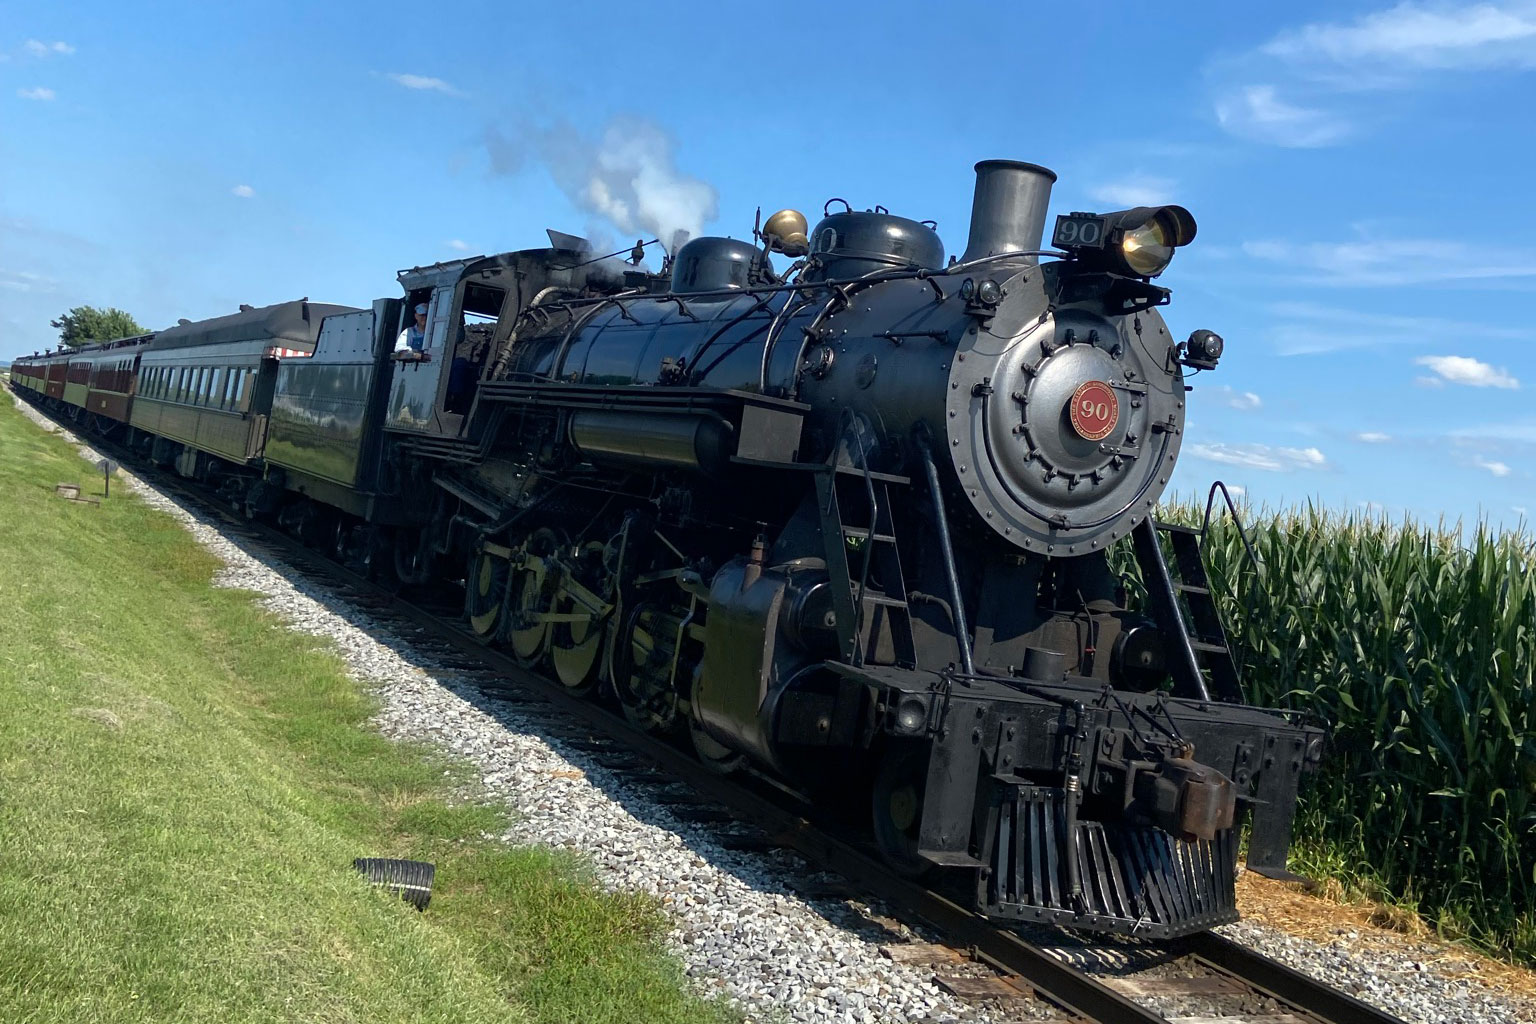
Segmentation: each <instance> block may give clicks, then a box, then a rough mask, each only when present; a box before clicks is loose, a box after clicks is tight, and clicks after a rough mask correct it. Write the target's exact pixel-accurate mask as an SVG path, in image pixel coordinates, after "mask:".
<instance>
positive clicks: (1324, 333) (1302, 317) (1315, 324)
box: [1268, 302, 1536, 356]
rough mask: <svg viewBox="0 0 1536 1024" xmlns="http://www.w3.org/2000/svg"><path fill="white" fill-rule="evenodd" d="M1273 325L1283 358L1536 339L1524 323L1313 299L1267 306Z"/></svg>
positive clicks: (1535, 335) (1276, 342)
mask: <svg viewBox="0 0 1536 1024" xmlns="http://www.w3.org/2000/svg"><path fill="white" fill-rule="evenodd" d="M1268 311H1269V313H1270V314H1271V317H1272V320H1273V322H1274V326H1273V327H1271V328H1270V330H1269V336H1270V337H1271V338H1272V339H1273V341H1274V343H1275V351H1276V352H1277V353H1278V354H1279V355H1282V356H1297V355H1316V354H1318V353H1321V352H1336V351H1338V350H1340V349H1353V348H1389V347H1393V346H1399V345H1428V344H1431V343H1434V344H1440V343H1443V342H1444V341H1445V339H1446V338H1447V337H1478V338H1510V339H1514V340H1518V341H1526V342H1530V341H1536V331H1532V330H1531V329H1530V328H1525V327H1497V326H1494V325H1492V324H1480V323H1473V322H1469V321H1465V320H1449V319H1445V318H1441V317H1430V316H1404V315H1401V314H1393V313H1368V312H1363V311H1361V310H1359V309H1349V308H1344V307H1336V306H1324V305H1319V304H1317V303H1312V302H1277V303H1273V304H1272V305H1270V306H1269V307H1268Z"/></svg>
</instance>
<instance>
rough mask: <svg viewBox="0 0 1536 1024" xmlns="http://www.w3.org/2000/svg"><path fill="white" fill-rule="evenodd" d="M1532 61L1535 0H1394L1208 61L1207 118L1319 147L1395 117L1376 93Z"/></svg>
mask: <svg viewBox="0 0 1536 1024" xmlns="http://www.w3.org/2000/svg"><path fill="white" fill-rule="evenodd" d="M1532 67H1536V0H1504V2H1497V0H1495V2H1474V3H1468V2H1465V0H1462V2H1456V0H1430V2H1402V3H1398V4H1396V5H1395V6H1393V7H1390V8H1387V9H1385V10H1377V11H1373V12H1370V13H1366V14H1361V15H1359V16H1358V17H1355V18H1354V19H1353V20H1346V21H1338V22H1313V23H1311V24H1305V25H1302V26H1300V27H1298V28H1292V29H1287V30H1285V31H1282V32H1281V33H1279V34H1278V35H1276V36H1274V37H1273V38H1272V39H1270V40H1269V41H1268V42H1266V43H1263V44H1262V45H1260V46H1258V47H1256V48H1255V49H1252V50H1248V51H1247V52H1244V53H1238V54H1229V55H1226V56H1223V57H1218V58H1216V59H1215V60H1213V61H1212V62H1211V64H1210V66H1209V68H1208V73H1209V74H1210V76H1211V80H1212V83H1213V89H1214V90H1215V93H1214V95H1215V107H1216V116H1217V118H1218V120H1220V122H1221V125H1222V127H1224V128H1226V129H1227V131H1229V132H1231V133H1232V134H1233V135H1237V136H1239V137H1242V138H1247V139H1250V140H1252V141H1257V142H1265V143H1272V144H1275V145H1281V146H1301V147H1309V146H1324V145H1328V144H1330V143H1333V142H1337V141H1339V140H1340V139H1342V138H1343V137H1344V136H1345V135H1349V134H1355V133H1357V132H1358V131H1359V130H1362V129H1364V128H1367V127H1370V126H1371V125H1373V124H1375V125H1381V124H1382V123H1383V122H1384V121H1386V120H1388V119H1393V118H1396V117H1399V116H1402V115H1403V114H1404V113H1406V112H1407V111H1408V110H1410V109H1411V108H1409V107H1408V106H1406V105H1404V104H1397V105H1395V106H1394V105H1392V104H1390V103H1387V102H1383V100H1382V99H1381V98H1380V94H1381V93H1383V92H1386V91H1396V92H1407V91H1410V90H1413V89H1415V88H1423V87H1425V85H1426V83H1425V79H1427V78H1430V77H1431V76H1435V75H1444V74H1447V73H1453V72H1471V71H1494V70H1522V69H1526V68H1532Z"/></svg>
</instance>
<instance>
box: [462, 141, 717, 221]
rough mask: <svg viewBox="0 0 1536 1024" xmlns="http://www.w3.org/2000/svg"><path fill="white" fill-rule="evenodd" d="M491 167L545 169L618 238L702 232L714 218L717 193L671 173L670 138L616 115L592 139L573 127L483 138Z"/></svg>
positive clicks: (674, 146)
mask: <svg viewBox="0 0 1536 1024" xmlns="http://www.w3.org/2000/svg"><path fill="white" fill-rule="evenodd" d="M486 148H487V150H488V151H489V152H490V157H491V169H492V170H493V171H495V172H497V173H501V174H516V173H518V172H520V171H521V170H523V168H524V167H525V166H527V164H529V163H530V162H533V163H538V164H542V165H543V166H544V167H545V168H547V169H548V171H549V173H550V176H551V177H553V178H554V180H555V184H557V185H559V186H560V189H561V191H563V192H564V193H565V194H566V197H567V198H568V199H570V201H571V202H572V203H574V204H575V205H576V206H578V207H580V208H581V209H583V210H586V211H588V212H589V213H592V214H595V215H597V216H599V217H601V218H602V219H603V220H605V221H607V222H608V223H610V224H612V225H613V226H614V227H615V228H616V229H618V231H619V232H621V233H622V234H624V235H626V236H629V237H634V236H635V235H645V236H647V237H648V238H659V239H661V241H662V244H664V245H671V244H672V243H673V240H674V239H675V238H676V236H677V234H678V232H684V231H685V232H687V233H688V235H689V236H696V235H699V234H702V233H703V229H704V224H705V222H706V221H709V220H712V219H714V218H715V216H716V215H717V214H718V213H719V206H720V194H719V193H718V192H716V191H715V189H714V187H713V186H712V185H710V184H709V183H708V182H704V181H700V180H699V179H697V178H692V177H689V176H688V175H685V174H682V173H681V172H679V171H678V169H677V162H676V159H675V153H676V149H677V142H676V140H675V139H674V138H673V137H672V136H671V135H670V134H669V133H668V132H667V131H666V130H665V129H664V128H662V127H661V126H660V125H658V124H656V123H655V122H653V121H648V120H645V119H643V118H638V117H616V118H614V119H613V120H611V121H609V122H608V124H607V125H606V126H605V127H604V128H603V130H602V133H601V134H600V135H599V136H598V137H596V138H593V137H591V136H588V135H585V134H583V133H582V132H581V130H580V129H578V128H576V127H575V126H574V125H572V124H570V123H568V122H564V121H560V122H556V123H554V124H551V125H546V126H538V125H521V126H514V127H513V128H511V129H498V128H494V127H493V128H491V129H489V130H488V131H487V132H486Z"/></svg>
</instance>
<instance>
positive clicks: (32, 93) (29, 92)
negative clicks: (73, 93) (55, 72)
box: [16, 85, 56, 101]
mask: <svg viewBox="0 0 1536 1024" xmlns="http://www.w3.org/2000/svg"><path fill="white" fill-rule="evenodd" d="M16 95H17V96H20V97H21V98H22V99H24V100H44V101H46V100H51V99H53V98H54V96H55V95H56V94H55V93H54V91H53V90H52V89H49V88H46V87H44V86H41V85H39V86H38V87H37V88H35V89H17V90H16Z"/></svg>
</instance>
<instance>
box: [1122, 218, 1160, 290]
mask: <svg viewBox="0 0 1536 1024" xmlns="http://www.w3.org/2000/svg"><path fill="white" fill-rule="evenodd" d="M1120 253H1121V256H1122V257H1123V258H1124V260H1125V265H1126V266H1127V267H1129V268H1130V269H1131V272H1132V273H1134V274H1136V275H1137V276H1138V277H1156V276H1157V275H1158V274H1161V273H1162V272H1163V271H1164V270H1166V269H1167V267H1168V264H1169V263H1171V262H1172V261H1173V240H1172V239H1171V238H1170V237H1169V233H1168V228H1167V226H1166V225H1164V224H1163V221H1162V218H1160V217H1153V218H1152V219H1151V220H1149V221H1147V222H1146V223H1145V224H1143V225H1142V226H1141V227H1139V228H1131V229H1130V230H1128V231H1127V232H1126V233H1125V234H1124V235H1123V236H1122V237H1121V239H1120Z"/></svg>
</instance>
